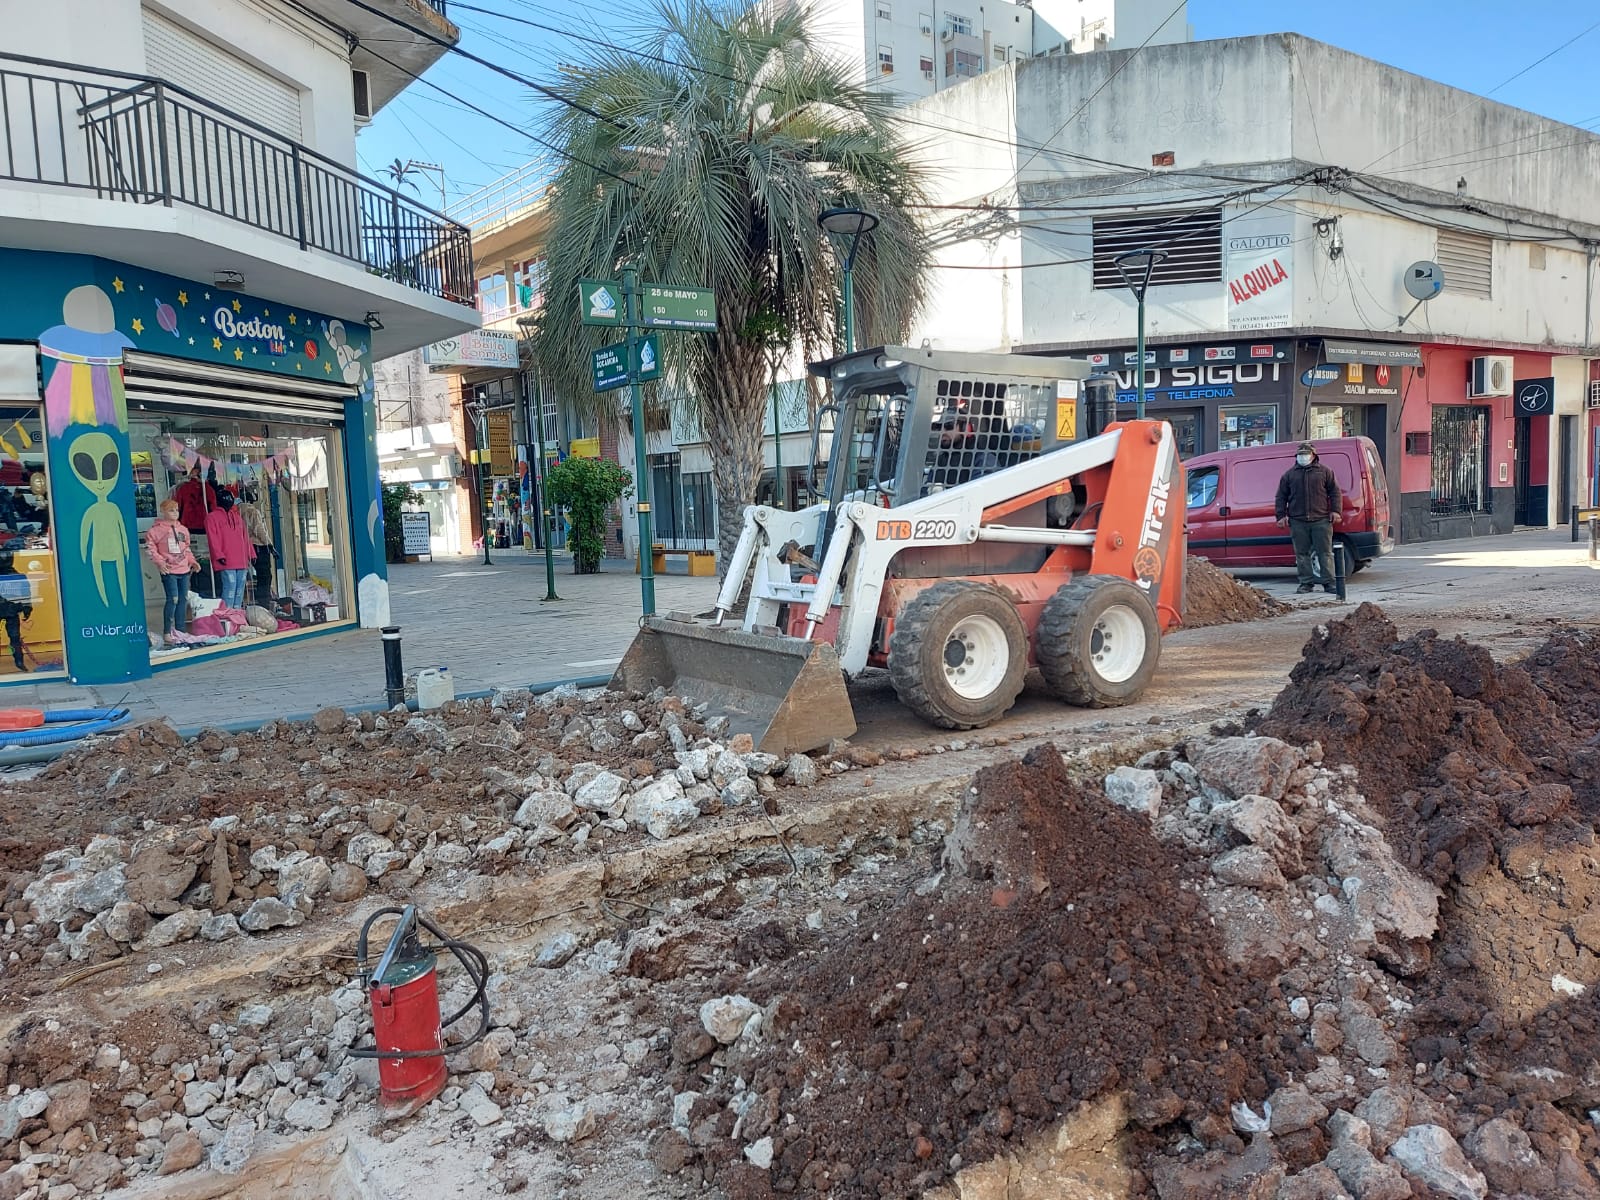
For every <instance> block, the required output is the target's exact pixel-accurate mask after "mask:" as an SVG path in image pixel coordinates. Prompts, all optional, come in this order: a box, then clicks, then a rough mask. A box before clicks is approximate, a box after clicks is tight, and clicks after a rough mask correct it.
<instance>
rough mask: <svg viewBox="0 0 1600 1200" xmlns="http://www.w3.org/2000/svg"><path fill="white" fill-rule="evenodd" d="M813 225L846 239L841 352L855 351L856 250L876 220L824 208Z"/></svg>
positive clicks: (858, 211) (860, 211)
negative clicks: (842, 343)
mask: <svg viewBox="0 0 1600 1200" xmlns="http://www.w3.org/2000/svg"><path fill="white" fill-rule="evenodd" d="M817 224H818V225H820V226H821V227H822V231H823V232H824V233H829V234H832V235H833V236H835V237H840V238H847V239H848V241H847V242H846V243H845V255H844V350H845V353H846V354H849V353H850V352H851V351H852V350H854V349H855V348H856V289H855V279H854V278H853V276H852V272H853V271H854V270H855V265H856V250H857V248H858V247H859V246H860V245H861V235H862V234H864V233H871V232H872V231H873V230H874V229H876V228H877V227H878V218H877V217H875V216H873V215H872V214H871V213H869V212H867V211H865V210H864V209H859V208H825V209H823V210H822V212H820V213H818V214H817Z"/></svg>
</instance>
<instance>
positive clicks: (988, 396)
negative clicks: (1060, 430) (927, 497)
mask: <svg viewBox="0 0 1600 1200" xmlns="http://www.w3.org/2000/svg"><path fill="white" fill-rule="evenodd" d="M1054 395H1055V393H1054V391H1053V390H1052V389H1049V388H1045V387H1041V386H1038V385H1025V384H1010V385H1007V384H1004V383H995V382H993V381H986V380H982V379H941V380H939V389H938V399H937V400H936V401H935V407H934V413H933V423H932V426H931V428H930V429H929V432H928V457H927V470H926V479H925V483H924V494H926V492H929V491H939V490H941V489H943V488H947V487H954V486H955V485H956V484H958V483H966V482H967V481H968V480H969V479H977V478H979V477H981V476H984V475H989V474H991V473H993V472H995V471H999V470H1001V469H1003V468H1005V467H1011V466H1015V465H1016V464H1017V463H1020V462H1027V461H1028V460H1029V459H1031V458H1037V457H1038V456H1039V454H1040V452H1041V449H1042V447H1043V440H1042V439H1043V434H1042V432H1041V431H1042V430H1043V429H1044V423H1045V421H1046V420H1047V419H1048V415H1049V414H1048V405H1049V403H1050V401H1051V400H1052V399H1053V397H1054Z"/></svg>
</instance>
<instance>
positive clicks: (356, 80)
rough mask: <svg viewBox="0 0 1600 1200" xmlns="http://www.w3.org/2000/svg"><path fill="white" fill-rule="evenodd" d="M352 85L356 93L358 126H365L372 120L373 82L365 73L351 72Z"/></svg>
mask: <svg viewBox="0 0 1600 1200" xmlns="http://www.w3.org/2000/svg"><path fill="white" fill-rule="evenodd" d="M350 85H351V88H352V89H353V90H354V92H355V106H356V124H357V125H365V124H366V123H367V122H368V121H370V120H372V80H371V77H370V76H368V74H367V73H366V72H365V71H355V70H352V71H351V72H350Z"/></svg>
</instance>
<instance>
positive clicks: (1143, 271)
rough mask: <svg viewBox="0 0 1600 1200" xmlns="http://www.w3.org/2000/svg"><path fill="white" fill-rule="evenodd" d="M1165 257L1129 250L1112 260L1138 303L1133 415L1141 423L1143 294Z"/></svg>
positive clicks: (1142, 396)
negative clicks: (1137, 387)
mask: <svg viewBox="0 0 1600 1200" xmlns="http://www.w3.org/2000/svg"><path fill="white" fill-rule="evenodd" d="M1166 257H1167V252H1166V251H1165V250H1130V251H1128V252H1127V253H1126V254H1119V255H1117V257H1116V258H1115V259H1113V260H1112V261H1113V262H1115V263H1116V264H1117V270H1119V271H1121V272H1122V282H1123V283H1125V284H1127V285H1128V290H1129V291H1130V292H1132V293H1133V298H1134V299H1135V300H1136V301H1138V303H1139V347H1138V349H1137V350H1136V351H1134V362H1135V366H1134V370H1136V371H1138V373H1139V391H1138V400H1137V401H1136V402H1135V405H1134V410H1133V415H1134V416H1136V417H1138V418H1139V419H1140V420H1141V421H1142V420H1143V419H1144V294H1145V293H1146V292H1147V291H1149V290H1150V276H1151V275H1152V274H1154V272H1155V269H1156V264H1157V263H1159V262H1160V261H1161V260H1162V259H1164V258H1166Z"/></svg>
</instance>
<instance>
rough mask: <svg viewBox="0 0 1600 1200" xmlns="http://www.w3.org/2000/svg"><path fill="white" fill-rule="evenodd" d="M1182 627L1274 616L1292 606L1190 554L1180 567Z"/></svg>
mask: <svg viewBox="0 0 1600 1200" xmlns="http://www.w3.org/2000/svg"><path fill="white" fill-rule="evenodd" d="M1184 570H1185V575H1184V602H1183V627H1184V628H1185V629H1204V628H1206V627H1207V626H1210V625H1232V624H1235V623H1237V622H1240V621H1259V620H1261V619H1263V618H1265V617H1276V616H1279V615H1280V614H1282V613H1286V612H1288V611H1289V610H1290V608H1291V607H1292V606H1291V605H1288V604H1284V603H1283V602H1282V601H1281V600H1274V599H1273V598H1272V597H1271V596H1269V595H1267V593H1266V592H1263V591H1262V590H1261V589H1260V588H1257V587H1251V586H1250V585H1249V584H1248V583H1243V582H1241V581H1239V580H1237V579H1235V578H1234V577H1233V576H1232V575H1229V574H1228V573H1227V572H1226V571H1224V570H1223V569H1222V568H1221V567H1218V566H1215V565H1214V564H1213V563H1211V562H1210V561H1209V560H1207V559H1204V558H1196V557H1195V556H1194V555H1190V556H1189V559H1188V561H1187V563H1186V564H1185V567H1184Z"/></svg>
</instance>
